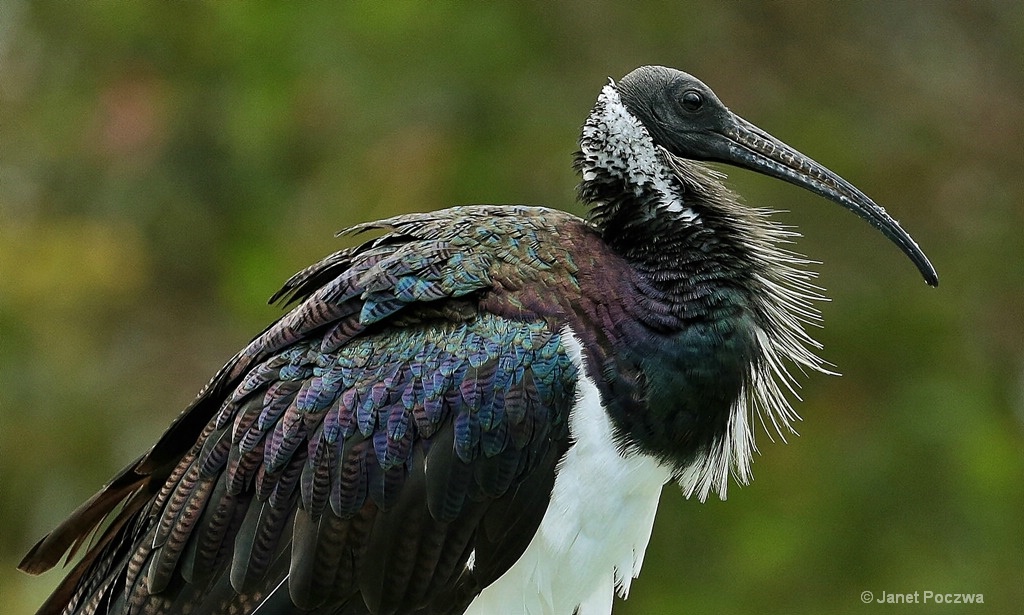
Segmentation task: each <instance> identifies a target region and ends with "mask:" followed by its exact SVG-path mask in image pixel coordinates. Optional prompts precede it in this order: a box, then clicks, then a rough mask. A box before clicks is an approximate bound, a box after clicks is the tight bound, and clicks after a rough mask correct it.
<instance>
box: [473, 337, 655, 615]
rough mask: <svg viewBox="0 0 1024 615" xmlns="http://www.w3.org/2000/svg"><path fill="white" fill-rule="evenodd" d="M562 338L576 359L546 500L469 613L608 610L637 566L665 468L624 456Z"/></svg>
mask: <svg viewBox="0 0 1024 615" xmlns="http://www.w3.org/2000/svg"><path fill="white" fill-rule="evenodd" d="M561 335H562V343H563V344H564V345H565V347H566V349H567V350H568V352H569V356H570V357H571V358H572V360H573V362H574V363H575V365H576V367H577V371H578V373H579V380H578V384H577V392H576V403H575V405H574V406H573V408H572V411H571V414H570V415H569V432H570V436H571V437H572V439H573V444H572V446H571V448H570V449H569V451H568V452H567V453H566V454H565V456H564V457H563V458H562V460H561V461H560V462H559V465H558V475H557V477H556V478H555V485H554V488H553V489H552V494H551V502H550V503H549V505H548V509H547V512H546V513H545V514H544V518H543V519H542V520H541V523H540V528H539V529H538V531H537V534H536V535H535V536H534V537H533V540H532V541H531V542H530V544H529V546H528V547H527V548H526V551H525V552H524V553H523V555H522V557H520V558H519V560H518V561H517V562H516V563H515V564H514V565H513V566H512V567H511V568H510V569H509V570H508V571H507V572H506V573H505V574H504V575H502V576H501V577H500V578H499V579H498V580H497V581H495V582H494V583H492V584H491V585H490V586H488V587H487V588H486V589H484V591H483V592H482V593H481V594H480V595H479V596H477V598H476V599H475V600H474V601H473V603H472V604H470V606H469V610H468V611H466V613H467V614H470V615H499V614H503V613H507V614H509V615H513V614H515V615H571V614H572V613H573V611H574V610H575V609H577V607H578V608H579V611H578V613H579V615H594V614H607V613H611V608H612V598H613V594H614V592H615V590H616V589H618V592H619V594H620V595H621V596H625V595H626V593H627V592H628V591H629V585H630V582H631V581H632V580H633V578H635V577H636V576H637V575H638V574H639V573H640V566H641V564H642V563H643V558H644V551H645V550H646V549H647V543H648V541H649V540H650V538H651V529H652V527H653V525H654V513H655V511H656V510H657V507H658V498H659V497H660V496H661V489H662V486H663V485H664V484H665V483H666V482H668V481H669V479H670V473H669V470H668V469H667V468H666V467H664V466H662V465H661V464H659V463H658V462H657V461H656V460H655V459H654V458H652V457H648V456H646V455H640V454H634V455H631V456H629V457H623V456H622V455H620V454H619V451H618V449H617V447H616V446H615V443H614V441H613V439H612V428H611V422H610V420H609V418H608V415H607V413H606V412H605V409H604V406H603V404H602V403H601V395H600V392H599V391H598V388H597V385H596V384H595V383H594V381H593V379H592V378H591V377H590V376H589V375H588V374H587V372H586V364H585V362H584V360H583V348H582V346H581V344H580V342H579V340H578V339H577V338H576V336H575V335H574V334H573V332H572V330H571V329H569V328H568V327H565V328H564V329H563V330H562V333H561Z"/></svg>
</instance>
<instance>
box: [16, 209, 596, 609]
mask: <svg viewBox="0 0 1024 615" xmlns="http://www.w3.org/2000/svg"><path fill="white" fill-rule="evenodd" d="M565 222H571V223H573V224H576V223H578V220H576V219H575V218H572V217H571V216H568V215H567V214H563V213H559V212H554V211H551V210H544V209H539V208H518V207H515V208H512V207H509V208H505V207H485V206H480V207H468V208H456V209H453V210H445V211H442V212H436V213H433V214H421V215H412V216H404V217H400V218H395V219H392V220H387V221H384V222H381V223H374V224H371V225H364V226H361V227H357V228H356V229H354V230H356V231H365V230H369V229H372V228H379V229H384V230H386V231H388V232H387V233H386V234H385V235H383V236H382V237H380V238H378V239H375V240H372V241H369V242H366V243H364V244H363V245H361V246H358V247H356V248H352V249H349V250H343V251H341V252H338V253H335V254H333V255H331V256H330V257H328V258H326V259H324V260H323V261H321V262H320V263H318V264H316V265H314V266H312V267H310V268H308V269H306V270H304V271H302V272H300V273H298V274H296V276H294V277H293V278H292V279H291V280H289V281H288V283H287V284H286V285H285V287H284V288H283V289H282V291H281V292H279V293H278V295H276V296H275V298H280V297H287V298H290V299H291V300H292V301H296V302H297V305H296V306H295V307H294V308H293V309H292V310H291V311H290V312H289V313H288V314H286V315H285V316H284V317H283V318H281V319H280V320H279V321H277V322H276V323H274V324H273V325H271V326H270V327H268V328H267V329H266V330H265V331H264V332H263V333H262V334H261V335H260V336H258V337H257V338H256V339H254V340H253V341H252V342H251V343H250V344H249V345H248V346H247V347H246V348H245V349H243V350H242V351H241V352H240V353H239V354H238V355H236V356H235V357H234V358H233V359H232V360H231V361H230V362H229V363H228V364H227V365H226V366H225V367H224V368H223V369H222V370H221V371H220V372H219V373H218V374H217V375H216V376H215V377H214V379H213V380H212V381H211V383H210V384H209V385H208V386H207V387H206V389H204V391H203V392H202V393H201V394H200V395H199V397H198V398H197V399H196V401H195V402H194V403H193V404H192V406H191V407H190V408H189V409H187V410H186V411H185V412H184V413H183V414H182V415H181V416H179V417H178V419H177V420H176V421H175V422H174V423H172V425H171V426H170V428H169V429H168V431H167V432H166V433H165V434H164V436H163V437H161V439H160V440H159V442H157V444H156V445H155V446H154V447H153V449H151V450H150V451H149V452H148V453H147V454H146V455H144V456H143V457H141V458H140V459H139V460H137V461H136V462H134V463H132V464H131V465H129V466H128V467H127V468H126V469H125V470H123V471H122V472H121V473H120V474H118V475H117V476H116V477H115V478H114V479H113V480H112V481H111V482H110V483H109V484H108V485H107V486H106V487H104V489H103V490H102V491H101V492H100V493H98V494H97V495H96V496H94V497H93V498H92V499H91V500H89V501H88V502H86V503H85V504H84V505H83V506H82V507H80V508H79V509H78V510H76V511H75V512H74V513H73V514H72V516H71V517H70V518H69V519H68V520H67V521H65V523H64V524H62V525H61V526H60V527H58V528H57V529H56V530H54V532H52V533H51V534H50V535H48V536H47V537H46V538H44V539H43V540H42V541H41V542H40V543H39V544H37V545H36V547H35V548H33V550H32V551H31V552H30V553H29V554H28V555H27V556H26V558H25V560H24V561H23V562H22V564H21V568H22V569H24V570H27V571H30V572H41V571H43V570H46V569H48V568H50V567H52V566H53V565H55V564H56V563H57V561H58V560H59V559H60V558H61V557H62V556H63V554H64V553H65V552H66V551H70V553H69V555H68V557H69V558H70V557H71V556H72V555H73V554H74V552H75V551H76V550H77V549H78V548H79V547H80V546H82V545H83V544H85V543H86V542H87V541H88V540H89V536H90V535H91V534H93V532H94V531H96V528H98V527H100V526H101V525H102V526H103V527H104V528H105V529H103V531H102V532H101V533H100V534H99V537H98V538H97V539H96V540H95V541H94V543H93V544H92V545H91V546H90V548H89V549H88V550H87V552H86V554H85V556H84V557H83V559H82V560H81V561H80V562H79V563H78V565H77V566H76V567H75V568H74V569H73V570H72V572H71V573H70V574H69V575H68V577H67V578H66V579H65V581H64V582H63V584H62V585H61V586H60V587H59V588H58V589H57V590H56V592H55V593H54V594H53V596H51V598H50V600H49V601H48V602H47V603H46V604H45V605H44V606H43V608H42V609H41V611H40V613H57V612H62V611H63V612H67V613H108V612H109V613H127V612H132V613H136V612H139V613H174V612H190V613H226V612H232V613H235V612H238V613H249V612H253V611H254V610H255V609H256V608H257V607H259V606H261V605H262V607H263V608H262V610H261V612H290V611H291V610H292V609H293V607H292V605H293V604H294V605H297V606H298V607H300V608H301V609H304V611H303V612H306V610H308V611H309V612H324V613H326V612H331V613H395V612H402V613H406V612H416V611H418V610H422V612H460V611H461V610H462V609H464V608H465V606H466V605H467V604H468V603H469V601H470V600H471V599H472V598H473V596H475V595H476V593H478V592H479V591H480V590H481V589H482V588H483V587H485V586H486V585H487V584H489V583H490V582H492V581H493V580H495V579H496V578H497V577H498V576H500V575H501V574H502V573H503V572H504V571H505V570H507V569H508V568H509V567H510V566H511V565H512V564H513V563H514V562H515V561H516V559H518V557H519V555H520V554H521V553H522V552H523V550H524V549H525V548H526V545H527V544H528V542H529V540H530V537H532V535H533V533H534V531H535V530H536V527H537V525H538V524H539V523H540V519H541V517H542V516H543V514H544V511H545V509H546V506H547V501H548V497H549V494H550V489H551V485H552V484H553V482H554V468H555V464H556V463H557V461H558V459H559V458H560V457H561V455H562V454H563V453H564V451H565V450H566V448H567V446H568V441H567V437H568V436H567V418H568V412H569V408H570V406H571V404H572V402H573V399H574V391H575V382H576V374H575V372H574V368H573V366H572V363H571V361H570V360H569V359H568V357H567V355H566V352H565V349H564V348H563V347H562V344H561V339H560V337H559V334H558V332H559V328H560V324H559V323H560V319H561V315H560V313H559V309H558V308H557V305H556V304H554V303H550V302H549V304H550V305H551V306H552V307H551V308H550V309H544V308H543V305H545V304H544V302H543V301H542V300H541V297H542V295H543V291H542V290H540V289H542V288H543V287H544V285H545V284H551V283H552V282H553V281H554V280H572V278H573V276H574V275H575V272H576V269H575V267H574V265H573V264H572V260H571V259H570V258H569V256H568V253H567V252H566V250H565V249H564V248H562V247H560V243H559V239H558V230H557V227H558V225H559V224H561V223H565ZM484 303H485V304H486V306H487V310H486V311H484V310H482V309H481V305H482V304H484ZM470 558H472V559H470Z"/></svg>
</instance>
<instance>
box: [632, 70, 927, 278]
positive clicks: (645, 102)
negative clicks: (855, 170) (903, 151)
mask: <svg viewBox="0 0 1024 615" xmlns="http://www.w3.org/2000/svg"><path fill="white" fill-rule="evenodd" d="M616 89H617V90H618V92H619V97H620V98H621V100H622V103H623V104H624V105H625V106H626V108H627V109H628V110H629V111H630V113H632V114H633V115H634V116H636V118H637V119H639V120H640V122H641V123H642V124H643V125H644V127H645V128H647V131H648V132H649V133H650V135H651V138H652V139H653V140H654V142H655V143H656V144H657V145H659V146H661V147H662V148H664V149H665V151H667V152H668V153H669V154H671V155H672V156H677V157H679V158H685V159H689V160H706V161H712V162H723V163H726V164H731V165H734V166H737V167H742V168H744V169H749V170H751V171H756V172H758V173H763V174H764V175H768V176H771V177H775V178H778V179H782V180H785V181H787V182H790V183H792V184H795V185H797V186H800V187H801V188H805V189H807V190H810V191H811V192H814V193H815V194H818V195H820V196H823V197H825V198H827V199H829V200H831V201H834V202H836V203H839V204H840V205H842V206H843V207H845V208H847V209H849V210H850V211H852V212H854V213H856V214H857V215H858V216H860V217H861V218H864V219H865V220H867V221H868V222H870V223H871V225H872V226H874V227H875V228H877V229H878V230H880V231H881V232H882V233H883V234H884V235H885V236H886V237H888V238H889V239H890V240H891V241H892V242H893V243H895V244H896V245H897V246H898V247H899V248H900V250H902V251H903V252H904V254H906V255H907V256H908V257H909V258H910V260H911V261H913V263H914V265H915V266H916V267H917V269H918V270H919V271H920V272H921V275H922V276H924V280H925V282H927V283H928V284H930V285H932V286H937V285H938V283H939V279H938V275H937V274H936V272H935V268H934V267H932V264H931V263H930V262H929V261H928V257H927V256H925V254H924V252H922V251H921V248H919V247H918V246H917V243H916V242H915V241H914V240H913V238H911V237H910V235H909V234H908V233H907V232H906V231H904V230H903V229H902V228H901V227H900V225H899V224H898V223H897V222H896V221H895V220H893V218H892V217H891V216H890V215H889V214H887V213H886V212H885V210H884V209H882V208H881V207H880V206H879V205H877V204H876V203H875V202H874V201H872V200H871V199H870V198H868V196H867V195H865V194H864V193H863V192H861V191H860V190H858V189H857V188H856V187H855V186H853V184H851V183H850V182H848V181H846V180H845V179H843V178H842V177H840V176H839V175H837V174H836V173H833V172H832V171H830V170H829V169H828V168H826V167H825V166H823V165H821V164H819V163H818V162H815V161H814V160H813V159H811V158H809V157H808V156H805V155H803V154H801V153H800V152H798V151H797V150H795V149H794V148H792V147H790V146H788V145H786V144H785V143H783V142H782V141H780V140H778V139H776V138H775V137H773V136H771V135H770V134H768V133H767V132H765V131H763V130H761V129H760V128H758V127H757V126H754V125H753V124H751V123H750V122H748V121H746V120H744V119H743V118H741V117H740V116H738V115H736V114H735V113H733V112H732V111H730V110H729V108H728V107H726V106H725V105H724V104H722V101H720V100H719V99H718V96H716V95H715V93H714V92H712V91H711V88H709V87H708V86H706V85H704V83H702V82H701V81H700V80H699V79H697V78H696V77H693V76H692V75H688V74H686V73H684V72H681V71H678V70H675V69H671V68H665V67H663V66H642V67H640V68H638V69H636V70H634V71H633V72H631V73H629V74H628V75H626V76H625V77H623V78H622V80H621V81H619V83H618V84H616Z"/></svg>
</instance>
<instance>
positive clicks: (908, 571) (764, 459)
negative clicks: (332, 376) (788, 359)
mask: <svg viewBox="0 0 1024 615" xmlns="http://www.w3.org/2000/svg"><path fill="white" fill-rule="evenodd" d="M645 63H659V64H666V65H669V66H674V67H677V68H681V69H683V70H687V71H689V72H692V73H694V74H695V75H697V76H699V77H701V78H702V79H704V80H705V81H706V82H707V83H708V84H709V85H710V86H711V87H713V88H714V89H715V90H716V92H717V93H718V94H719V95H720V96H721V98H722V99H723V100H724V101H725V102H726V104H728V105H730V107H731V108H732V109H734V110H735V111H737V112H738V113H739V114H741V115H743V116H744V117H746V118H747V119H749V120H751V121H753V122H755V123H756V124H758V125H759V126H761V127H762V128H764V129H766V130H768V131H770V132H772V133H773V134H775V135H776V136H778V137H780V138H782V139H783V140H785V141H787V142H788V143H790V144H792V145H793V146H795V147H797V148H798V149H800V150H802V151H804V152H806V153H808V154H810V155H812V156H813V157H814V158H816V159H818V160H819V161H821V162H823V163H825V164H826V165H828V166H829V167H831V168H833V169H834V170H836V171H838V172H839V173H841V174H842V175H844V176H845V177H847V178H848V179H850V180H851V181H853V182H854V183H856V184H857V185H858V186H860V187H861V188H863V189H864V190H865V191H866V192H867V193H869V194H870V195H872V196H873V197H874V198H875V199H876V200H877V201H878V202H880V203H882V204H883V205H885V206H886V207H888V208H889V210H890V211H891V212H892V213H893V214H894V216H896V217H897V218H899V219H900V220H901V222H902V223H903V224H904V225H905V227H906V228H907V229H908V230H910V231H911V232H912V233H913V234H914V236H915V237H916V238H917V239H918V241H919V242H920V243H921V245H922V246H923V247H924V248H925V249H926V251H927V252H928V254H929V255H930V256H931V258H932V260H933V261H934V263H935V265H936V266H937V268H938V270H939V274H940V277H941V279H942V285H941V286H940V288H939V289H937V290H934V289H929V288H927V287H926V286H925V284H923V283H922V282H921V280H920V278H919V277H918V275H917V273H916V272H915V271H914V269H913V267H912V266H911V265H910V263H909V262H907V261H906V259H905V258H904V257H903V256H902V255H901V254H900V253H899V252H898V251H897V250H896V249H895V248H894V247H892V246H891V245H889V244H888V243H887V242H886V241H885V240H884V239H883V238H882V237H881V236H880V235H879V234H877V233H876V232H874V231H873V230H872V229H871V228H870V227H869V226H868V225H867V224H864V223H863V222H861V221H859V220H857V219H855V218H854V217H853V216H851V215H849V214H848V213H846V212H844V211H842V210H841V209H840V208H838V207H836V206H834V205H832V204H830V203H828V202H825V201H823V200H821V199H819V198H817V197H814V196H813V195H811V194H809V193H806V192H802V191H800V190H798V189H796V188H793V187H791V186H788V185H786V184H783V183H782V182H778V181H774V180H770V179H766V178H763V177H761V176H756V175H753V174H750V173H747V172H741V171H733V172H732V179H731V181H732V185H733V186H734V187H735V188H736V189H737V190H738V191H740V192H741V193H742V194H743V195H744V196H745V198H746V200H747V202H749V203H751V204H755V205H766V206H773V207H778V208H782V209H786V210H789V211H790V213H788V214H785V215H784V216H783V219H784V221H786V222H787V223H791V224H796V225H799V227H800V228H801V230H802V231H803V233H804V235H805V236H806V237H805V239H802V240H800V241H799V244H798V249H799V250H800V251H801V252H803V253H805V254H807V255H809V256H810V257H812V258H815V259H819V260H822V261H824V264H822V265H821V266H820V267H819V270H820V272H821V277H820V282H821V284H822V285H823V286H825V287H826V288H828V290H829V295H830V296H831V297H832V298H833V300H834V301H833V302H832V303H828V304H825V305H823V306H822V309H823V312H824V315H825V322H826V326H825V328H824V329H823V330H821V331H819V332H817V337H818V338H819V339H820V340H821V341H822V342H823V343H824V344H825V351H824V355H825V357H826V358H827V359H829V360H830V361H832V362H833V363H834V364H835V365H836V366H837V368H838V369H839V370H840V371H842V372H843V373H844V374H845V375H844V376H842V377H841V378H835V377H826V376H814V377H812V378H810V379H808V380H807V381H806V384H805V386H804V389H803V391H802V396H803V398H804V400H803V402H801V403H799V404H798V409H799V411H800V412H801V414H802V415H803V416H804V421H803V422H802V423H801V424H800V425H799V426H798V427H799V430H800V431H801V433H802V436H801V437H800V438H796V439H794V440H793V441H791V442H790V443H789V444H787V445H782V444H778V443H776V444H772V443H771V442H770V441H769V440H768V438H766V437H765V436H764V434H763V433H762V434H760V442H761V445H762V446H761V449H762V453H763V454H762V455H761V456H760V457H759V458H758V459H757V461H756V463H755V474H756V480H755V482H754V483H753V485H752V486H750V487H747V488H743V489H740V488H735V487H734V488H733V489H732V490H731V491H730V496H729V500H728V501H727V502H721V501H718V500H714V501H709V502H707V503H705V504H700V503H699V502H697V501H686V500H684V499H683V498H682V497H681V495H680V494H679V493H678V490H676V489H672V488H670V489H669V490H668V492H667V493H666V496H665V497H664V498H663V501H662V508H661V510H660V512H659V518H658V523H657V524H656V526H655V531H654V537H653V540H652V543H651V547H650V549H649V551H648V555H647V561H646V565H645V566H644V574H643V575H641V577H640V579H639V580H638V581H637V582H636V583H635V584H634V586H633V592H632V593H633V596H632V598H631V599H630V600H629V601H628V602H625V603H620V604H619V605H618V607H617V610H616V612H617V613H619V614H638V613H752V612H758V613H823V612H844V613H846V612H850V613H861V612H863V613H878V612H906V611H907V610H908V609H910V610H913V611H914V612H942V613H954V612H971V613H974V612H981V611H985V612H999V613H1010V612H1020V610H1019V609H1020V608H1021V604H1024V522H1022V521H1024V520H1022V512H1024V456H1022V424H1024V352H1022V350H1024V344H1022V342H1024V318H1022V316H1024V275H1022V269H1024V239H1022V235H1024V232H1022V229H1024V187H1022V186H1024V180H1022V174H1024V8H1022V5H1021V3H1020V2H1019V1H1015V0H1007V1H1005V2H1001V1H997V0H990V1H979V2H953V1H951V2H891V1H870V2H869V1H863V2H843V3H839V2H823V1H822V2H743V3H740V2H724V3H712V2H693V3H691V2H678V1H675V2H629V3H626V2H583V1H576V2H558V3H519V2H511V1H506V2H488V3H473V4H470V3H465V4H461V3H436V4H428V3H423V2H411V1H403V2H389V3H376V2H345V3H326V2H325V3H288V4H257V3H247V2H210V3H201V2H191V3H165V2H111V1H104V2H100V1H97V2H89V3H85V2H82V3H66V2H31V3H29V2H20V1H17V0H2V2H0V595H2V596H3V606H2V609H0V610H2V611H3V612H4V613H15V614H21V613H29V612H30V611H31V610H32V609H33V608H34V606H36V605H38V604H39V603H40V602H41V600H42V599H43V598H44V596H45V595H46V594H47V592H48V590H49V589H50V588H52V586H53V585H54V584H55V583H56V582H57V581H58V577H59V576H60V573H59V572H52V573H50V574H48V575H44V576H42V577H40V578H32V577H28V576H26V575H23V574H20V573H18V572H17V571H16V570H15V566H16V564H17V562H18V560H19V558H20V557H21V555H22V554H23V553H24V552H25V551H26V550H27V549H28V548H29V547H30V546H31V545H32V544H33V543H34V542H35V541H36V540H37V539H38V538H39V537H40V536H41V535H43V534H44V533H45V532H46V531H47V530H49V529H50V528H51V527H53V526H54V525H55V524H56V523H58V522H59V521H60V520H61V519H62V518H63V517H64V516H65V515H66V514H67V513H68V512H70V511H71V510H72V509H73V508H74V507H75V506H77V505H78V503H80V502H81V501H82V500H84V499H85V498H87V497H88V496H89V495H91V494H92V493H93V492H94V491H95V490H96V489H98V488H99V486H100V485H101V484H102V483H103V482H104V481H105V480H106V479H107V478H109V477H110V476H111V475H112V474H113V473H114V472H115V471H116V470H118V469H119V468H121V466H122V465H123V464H125V463H126V462H128V461H129V460H130V459H132V458H133V457H134V456H135V455H137V454H138V453H139V452H140V451H142V450H143V449H145V448H146V447H147V446H148V445H149V444H151V443H152V442H153V441H154V440H155V438H156V437H157V436H158V435H159V434H160V433H161V431H162V430H163V429H164V427H165V426H166V425H167V423H168V422H169V421H170V420H171V419H172V418H173V417H174V416H176V414H177V413H178V411H179V410H181V409H182V408H183V407H184V406H185V405H186V404H187V403H188V402H189V401H190V399H191V398H192V396H193V395H194V394H195V393H196V392H197V391H198V390H199V389H200V387H202V385H203V384H204V383H205V382H206V379H207V378H208V377H209V376H210V375H211V374H212V373H213V372H214V371H215V370H216V369H217V367H219V365H220V364H221V363H222V362H223V361H225V360H226V359H227V358H228V357H230V356H231V355H232V354H233V353H234V351H235V350H236V349H238V348H239V347H240V346H241V345H242V344H244V343H245V342H246V341H247V340H248V339H249V337H251V336H252V335H253V334H254V333H256V332H258V331H259V330H260V329H261V328H262V327H263V326H265V325H266V324H267V323H268V322H269V321H271V320H272V319H273V318H275V317H276V316H277V315H278V314H279V311H278V309H277V308H275V307H268V306H267V305H266V303H265V300H266V298H267V297H269V296H270V294H271V293H273V292H274V291H275V290H276V289H277V288H278V287H279V285H280V283H281V282H282V281H283V280H284V279H285V278H286V277H287V276H288V275H290V274H291V273H292V272H293V271H295V270H298V269H299V268H301V267H304V266H305V265H307V264H308V263H310V262H312V261H314V260H315V259H318V258H319V257H321V256H323V255H325V254H326V253H328V252H330V251H333V250H335V249H337V248H338V247H339V246H340V245H341V243H340V242H341V241H343V240H337V239H335V238H333V237H332V233H333V231H334V230H336V229H340V228H342V227H344V226H347V225H350V224H352V223H355V222H358V221H364V220H370V219H375V218H380V217H383V216H389V215H393V214H398V213H402V212H409V211H420V210H430V209H437V208H441V207H445V206H448V205H452V204H462V203H476V202H518V203H543V204H550V205H553V206H556V207H562V208H568V209H570V210H572V211H576V212H579V208H578V206H576V205H575V204H574V196H573V195H574V193H573V189H574V184H575V181H576V178H575V176H574V174H573V173H572V170H571V168H570V161H571V154H572V152H573V151H574V148H575V140H576V137H577V132H578V129H579V126H580V124H581V122H582V121H583V119H584V118H585V117H586V114H587V113H588V111H589V109H590V107H591V105H592V103H593V101H594V99H595V98H596V95H597V93H598V91H599V89H600V87H601V86H602V85H603V84H604V83H605V82H606V79H607V78H608V77H609V76H611V77H615V78H618V77H620V76H622V75H623V74H625V73H626V72H628V71H629V70H631V69H632V68H634V67H636V66H637V65H640V64H645ZM863 590H870V591H873V592H875V593H876V595H878V594H879V593H880V592H881V591H889V592H913V591H921V592H923V591H925V590H931V591H935V592H969V593H983V594H984V599H985V602H986V604H987V605H988V606H987V607H966V608H963V609H961V608H958V607H952V606H947V607H942V608H941V609H940V607H937V606H935V605H929V606H923V607H917V608H914V607H906V606H898V607H894V608H892V607H885V606H882V605H878V604H871V605H863V604H862V603H861V600H860V593H861V592H862V591H863Z"/></svg>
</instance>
